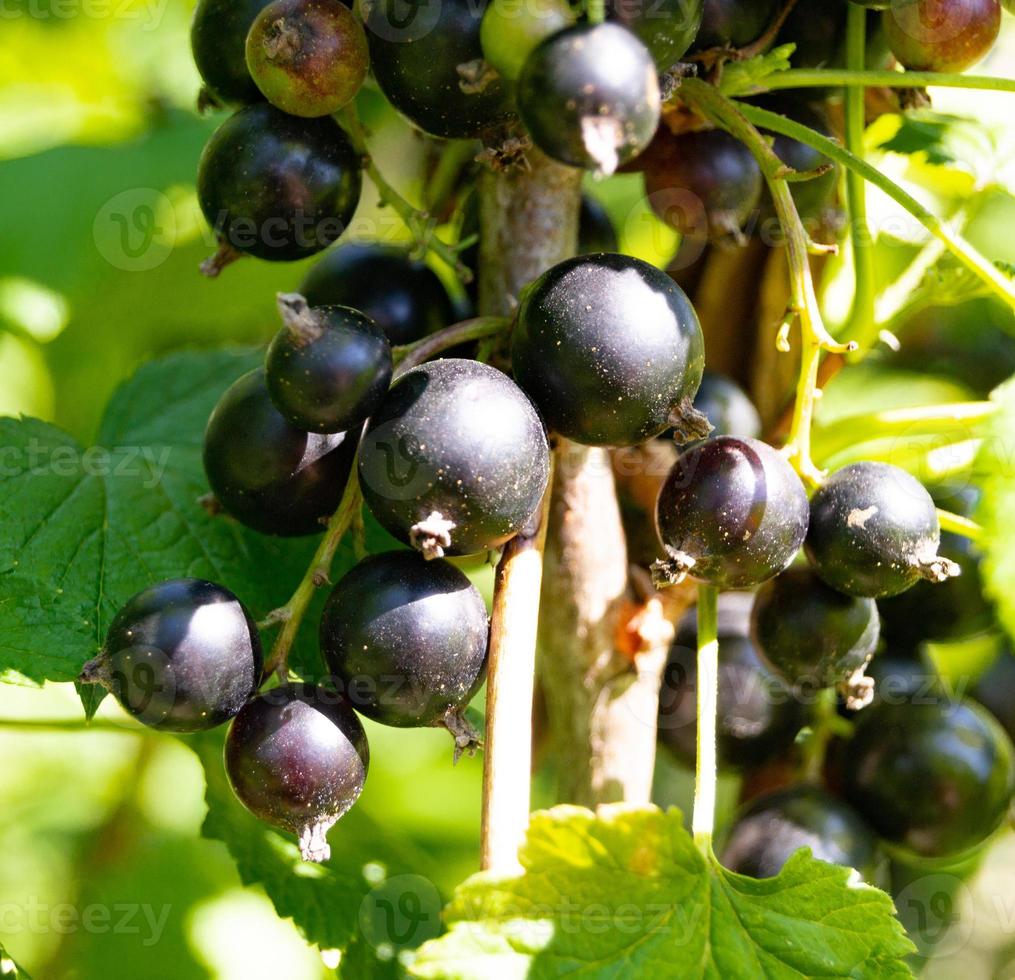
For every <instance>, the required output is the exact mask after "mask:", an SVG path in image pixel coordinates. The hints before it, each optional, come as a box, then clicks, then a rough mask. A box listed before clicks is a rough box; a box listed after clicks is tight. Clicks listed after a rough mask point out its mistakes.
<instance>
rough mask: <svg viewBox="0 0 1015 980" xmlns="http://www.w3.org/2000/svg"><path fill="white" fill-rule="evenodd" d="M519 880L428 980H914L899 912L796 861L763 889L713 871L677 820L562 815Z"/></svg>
mask: <svg viewBox="0 0 1015 980" xmlns="http://www.w3.org/2000/svg"><path fill="white" fill-rule="evenodd" d="M520 858H521V862H522V865H523V867H524V869H525V871H524V873H523V874H521V875H519V876H517V877H504V876H496V875H493V874H488V873H487V874H479V875H475V876H473V877H472V878H470V879H469V880H468V881H466V882H465V883H464V884H463V885H461V886H460V887H459V889H458V890H457V892H456V894H455V897H454V899H453V900H452V902H451V905H450V906H449V908H448V909H447V910H446V912H445V917H446V919H447V921H448V922H449V924H450V931H449V932H448V933H447V935H445V936H443V937H441V938H440V939H437V940H435V941H433V942H430V943H427V944H426V945H425V946H423V947H422V949H421V950H420V951H419V954H418V955H417V957H416V959H415V961H414V962H413V964H412V965H411V967H410V973H411V975H412V976H414V977H420V978H428V980H436V978H440V980H472V978H476V980H481V978H486V977H498V978H499V980H510V978H518V980H521V978H523V977H524V978H528V980H542V978H551V977H569V976H577V975H581V976H583V977H596V978H607V977H609V978H619V977H628V976H645V977H653V978H659V980H669V978H672V980H678V978H679V980H691V978H695V977H708V978H716V980H727V978H730V977H767V978H783V977H785V978H800V977H824V978H832V977H842V978H846V977H848V978H852V980H857V978H862V977H872V978H873V977H876V978H878V980H887V978H894V977H910V976H912V974H911V972H910V970H909V968H908V967H907V966H906V965H905V963H904V961H903V958H904V957H905V956H906V955H907V954H909V953H910V952H911V951H912V948H913V947H912V945H911V944H910V942H909V941H908V940H907V939H906V938H905V936H904V934H903V931H902V927H901V926H900V924H899V922H898V920H897V919H895V917H894V915H893V911H894V909H893V906H892V902H891V899H889V897H888V896H887V895H885V894H884V893H883V892H880V891H878V890H877V889H876V888H873V887H871V886H869V885H865V884H862V883H860V882H859V880H858V878H857V876H856V874H855V872H851V871H850V870H848V869H846V868H839V867H836V866H834V865H830V864H824V863H822V862H820V861H815V860H814V859H813V858H811V857H810V855H809V853H807V852H801V853H798V854H796V855H795V856H794V857H793V858H792V859H791V860H790V861H789V863H788V864H787V865H786V867H785V868H784V869H783V871H782V873H781V874H780V875H779V877H778V878H771V879H768V880H764V881H755V880H753V879H751V878H745V877H743V876H741V875H736V874H732V873H731V872H728V871H725V870H724V869H723V868H721V867H720V866H719V865H718V862H716V861H715V860H714V859H712V860H706V859H705V858H704V857H703V856H702V855H701V853H700V852H699V851H698V850H697V848H696V847H695V845H694V842H693V841H692V840H691V837H690V835H689V834H688V833H687V831H686V830H684V827H683V823H682V820H681V816H680V813H679V812H678V811H677V810H669V811H667V812H666V813H663V812H662V811H661V810H659V809H657V808H655V807H631V806H625V805H612V806H605V807H601V808H600V809H599V812H598V814H593V813H591V812H590V811H588V810H584V809H581V808H579V807H573V806H560V807H556V808H554V809H553V810H549V811H545V812H542V813H537V814H535V815H534V816H533V818H532V824H531V826H530V828H529V834H528V839H527V841H526V843H525V845H524V846H523V847H522V850H521V853H520Z"/></svg>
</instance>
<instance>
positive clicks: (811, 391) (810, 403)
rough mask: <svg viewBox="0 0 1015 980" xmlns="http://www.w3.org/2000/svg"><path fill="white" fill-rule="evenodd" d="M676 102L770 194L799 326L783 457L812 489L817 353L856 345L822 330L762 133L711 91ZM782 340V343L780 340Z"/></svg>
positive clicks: (795, 219) (695, 85)
mask: <svg viewBox="0 0 1015 980" xmlns="http://www.w3.org/2000/svg"><path fill="white" fill-rule="evenodd" d="M681 97H682V98H683V99H684V100H685V101H688V102H691V103H693V104H694V105H695V107H696V108H697V109H698V110H699V111H700V112H701V113H702V114H704V115H705V116H706V117H708V118H709V119H710V120H711V121H712V122H713V123H715V124H716V125H717V126H719V127H721V128H722V129H725V130H727V131H728V132H729V133H730V134H732V135H733V136H735V137H737V139H739V140H741V142H743V143H744V144H745V145H746V146H747V148H748V149H749V150H750V151H751V152H752V153H753V154H754V157H755V159H756V160H757V161H758V165H759V166H760V167H761V171H762V173H763V174H764V175H765V180H766V181H767V183H768V189H769V191H770V192H771V194H772V200H773V202H774V204H775V210H776V214H777V215H778V217H779V222H780V225H781V226H782V232H783V236H784V237H785V240H786V261H787V265H788V268H789V281H790V309H791V312H792V313H793V314H795V315H796V316H797V317H798V318H799V320H800V334H801V341H802V343H801V350H800V358H801V363H800V375H799V379H798V381H797V389H796V400H795V402H794V406H793V420H792V423H791V425H790V431H789V439H788V442H787V445H786V447H785V453H786V456H787V458H788V459H789V460H790V462H791V463H792V464H793V466H794V467H795V468H796V470H797V472H798V473H799V474H800V475H801V477H803V478H804V479H805V480H807V481H808V482H809V483H812V484H814V483H817V482H819V481H820V479H821V473H820V471H819V470H818V468H817V467H816V466H815V465H814V462H813V460H812V459H811V445H810V439H811V424H812V422H813V419H814V409H815V405H816V403H817V386H818V366H819V364H820V362H821V354H822V351H831V352H835V353H846V352H848V351H851V350H853V349H855V346H856V345H855V344H840V343H838V342H837V341H836V340H835V338H834V337H832V336H831V335H830V334H829V333H828V331H827V330H826V329H825V325H824V322H823V320H822V317H821V309H820V307H819V304H818V297H817V293H816V291H815V288H814V278H813V276H812V275H811V266H810V259H809V252H810V241H809V239H808V237H807V232H806V231H805V229H804V226H803V223H802V221H801V220H800V214H799V212H798V211H797V208H796V203H795V201H794V200H793V195H792V193H791V192H790V188H789V183H788V182H787V179H786V178H787V176H788V175H792V171H788V170H787V167H786V166H785V164H783V162H782V161H781V160H780V159H779V158H778V157H777V156H776V155H775V153H774V151H773V150H772V147H771V146H770V145H769V143H768V142H767V141H766V140H765V138H764V137H763V136H762V135H761V133H759V132H758V130H757V129H755V127H754V126H753V125H751V123H750V121H749V120H748V119H747V118H745V116H746V114H745V113H741V112H740V108H741V106H740V104H739V103H736V102H732V101H731V100H730V99H728V98H726V97H725V96H724V95H722V94H721V93H720V92H719V91H718V90H717V89H716V88H715V87H714V86H712V85H709V84H707V83H705V82H702V81H700V80H698V79H694V78H689V79H686V80H685V81H684V83H683V85H682V86H681ZM780 118H781V117H780ZM781 339H782V341H783V343H784V340H785V338H784V337H782V338H781Z"/></svg>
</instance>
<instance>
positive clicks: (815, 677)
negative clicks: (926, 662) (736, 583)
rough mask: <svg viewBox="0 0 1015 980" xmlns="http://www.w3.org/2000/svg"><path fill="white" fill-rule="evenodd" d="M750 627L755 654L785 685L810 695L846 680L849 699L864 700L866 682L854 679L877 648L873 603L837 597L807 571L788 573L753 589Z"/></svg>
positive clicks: (875, 616) (796, 570) (867, 688)
mask: <svg viewBox="0 0 1015 980" xmlns="http://www.w3.org/2000/svg"><path fill="white" fill-rule="evenodd" d="M751 627H752V636H753V638H754V642H755V643H756V644H757V647H758V652H759V653H760V654H761V655H762V656H763V657H764V658H765V660H766V661H767V662H768V663H769V665H770V666H771V667H772V668H773V669H774V670H776V671H778V673H779V674H781V675H782V676H783V677H784V678H786V680H788V681H789V682H790V683H791V684H793V685H796V686H800V687H803V688H807V689H811V690H813V689H815V688H822V687H834V686H836V685H839V684H845V683H846V682H847V681H851V679H852V683H853V684H854V685H855V686H856V688H857V689H856V692H855V696H856V697H858V698H859V700H863V701H864V702H866V701H869V700H870V688H871V684H870V682H869V681H868V682H867V683H866V684H863V683H862V681H861V678H859V677H855V678H854V675H856V674H857V672H862V671H863V668H864V667H865V666H866V665H867V663H868V661H869V660H870V658H871V656H872V655H873V654H874V650H875V648H876V647H877V644H878V635H879V623H878V610H877V606H876V605H875V603H874V600H873V599H861V598H857V597H855V596H848V595H843V594H842V593H841V592H836V591H835V590H834V589H831V588H829V587H828V586H827V585H825V583H824V582H822V581H821V579H819V578H818V577H817V575H815V574H814V572H812V571H811V570H810V569H809V568H790V569H787V570H786V571H785V572H783V573H782V574H781V575H778V576H776V577H775V578H774V579H772V580H771V581H769V582H766V583H765V584H764V585H763V586H762V587H761V588H760V589H759V590H758V594H757V596H756V597H755V600H754V611H753V613H752V617H751Z"/></svg>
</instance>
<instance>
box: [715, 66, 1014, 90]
mask: <svg viewBox="0 0 1015 980" xmlns="http://www.w3.org/2000/svg"><path fill="white" fill-rule="evenodd" d="M840 85H841V86H844V87H846V88H928V87H931V86H936V87H938V88H972V89H982V90H984V91H992V92H1015V78H991V77H989V76H987V75H958V74H946V73H941V74H938V73H937V72H932V71H906V72H901V71H857V70H855V69H852V68H850V69H841V68H790V69H788V70H787V71H780V72H774V73H773V74H771V75H769V76H768V77H766V78H764V79H762V80H761V81H760V82H757V83H753V84H752V85H751V90H750V92H743V93H739V92H738V93H737V94H738V95H739V94H743V95H748V94H751V95H756V94H758V93H760V92H764V91H773V92H774V91H777V90H779V89H785V88H825V87H826V86H840ZM727 94H732V93H727Z"/></svg>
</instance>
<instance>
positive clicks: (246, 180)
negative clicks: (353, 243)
mask: <svg viewBox="0 0 1015 980" xmlns="http://www.w3.org/2000/svg"><path fill="white" fill-rule="evenodd" d="M360 183H361V177H360V161H359V158H358V157H357V155H356V153H355V151H354V150H353V148H352V145H351V144H350V143H349V139H348V137H347V136H346V135H345V133H344V132H343V131H342V129H341V128H340V127H339V125H338V123H336V122H335V121H334V120H333V119H330V118H328V119H297V118H296V117H295V116H290V115H288V114H286V113H284V112H280V111H279V110H278V109H276V108H275V107H274V106H270V105H268V104H267V103H261V104H259V105H253V106H248V107H247V108H246V109H241V110H240V111H239V112H237V113H236V114H235V115H234V116H232V117H231V118H230V119H228V120H226V122H224V123H223V124H222V125H221V126H220V127H219V128H218V130H216V132H215V133H214V135H213V136H212V138H211V139H210V140H209V141H208V145H207V146H206V147H205V148H204V152H203V153H202V154H201V162H200V164H199V166H198V172H197V194H198V199H199V201H200V203H201V210H202V211H203V212H204V216H205V218H206V219H207V220H208V223H209V224H210V225H211V226H212V228H213V229H214V231H215V234H216V235H217V236H218V239H219V242H220V243H221V245H222V249H221V250H220V256H219V257H218V259H217V261H216V260H212V261H211V262H209V263H208V264H207V266H206V268H205V269H204V271H205V272H206V274H208V275H215V274H217V272H218V271H219V269H221V267H222V266H223V265H225V264H226V263H227V262H228V261H229V259H230V258H235V257H236V256H235V253H237V252H239V253H245V254H248V255H254V256H256V257H257V258H260V259H269V260H271V261H273V262H288V261H293V260H295V259H302V258H306V257H307V256H308V255H313V254H314V253H315V252H319V251H321V249H323V248H326V247H327V246H328V245H330V244H331V243H332V242H333V241H335V240H336V239H337V238H338V237H339V235H341V234H342V232H343V231H345V228H346V226H347V225H348V223H349V221H350V220H351V219H352V216H353V212H354V211H355V210H356V205H357V204H358V203H359V194H360Z"/></svg>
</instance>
